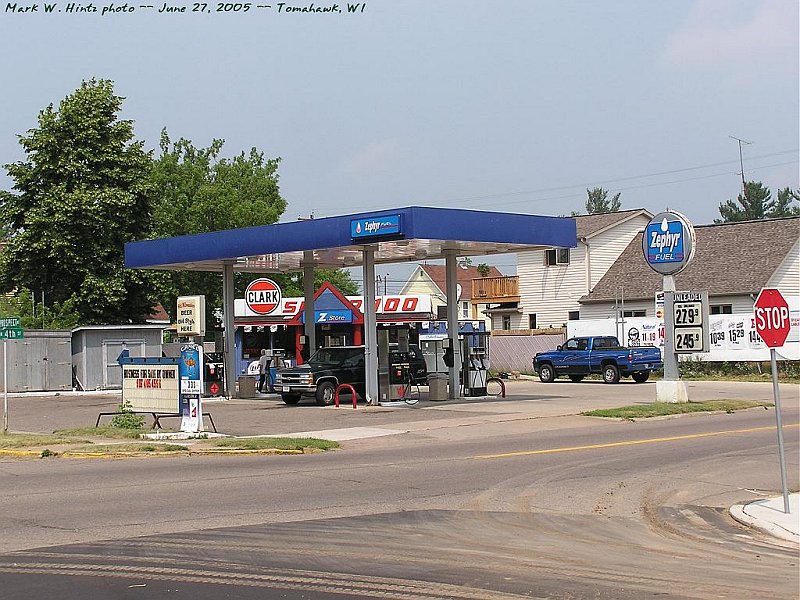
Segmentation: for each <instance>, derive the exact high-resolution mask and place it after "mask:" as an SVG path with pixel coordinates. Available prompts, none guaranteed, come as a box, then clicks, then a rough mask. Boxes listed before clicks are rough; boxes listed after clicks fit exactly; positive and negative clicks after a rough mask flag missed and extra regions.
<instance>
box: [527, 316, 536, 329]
mask: <svg viewBox="0 0 800 600" xmlns="http://www.w3.org/2000/svg"><path fill="white" fill-rule="evenodd" d="M528 329H536V315H528Z"/></svg>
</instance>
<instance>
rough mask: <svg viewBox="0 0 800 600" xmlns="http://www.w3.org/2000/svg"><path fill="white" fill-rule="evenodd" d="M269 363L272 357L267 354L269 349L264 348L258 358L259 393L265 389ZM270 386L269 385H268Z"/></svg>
mask: <svg viewBox="0 0 800 600" xmlns="http://www.w3.org/2000/svg"><path fill="white" fill-rule="evenodd" d="M269 363H270V357H269V356H267V351H266V350H265V349H264V348H262V349H261V357H260V358H259V359H258V393H259V394H260V393H262V392H263V391H264V383H265V382H266V379H267V373H269ZM267 387H269V386H267Z"/></svg>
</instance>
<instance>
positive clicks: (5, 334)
mask: <svg viewBox="0 0 800 600" xmlns="http://www.w3.org/2000/svg"><path fill="white" fill-rule="evenodd" d="M24 337H25V334H24V331H23V329H22V327H3V328H2V329H0V340H21V339H23V338H24Z"/></svg>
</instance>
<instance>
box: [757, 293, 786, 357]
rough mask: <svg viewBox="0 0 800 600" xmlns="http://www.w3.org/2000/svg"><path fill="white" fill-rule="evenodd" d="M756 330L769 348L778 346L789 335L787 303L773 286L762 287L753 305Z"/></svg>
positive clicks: (781, 344)
mask: <svg viewBox="0 0 800 600" xmlns="http://www.w3.org/2000/svg"><path fill="white" fill-rule="evenodd" d="M753 312H754V313H755V319H756V331H757V332H758V335H760V336H761V339H762V340H764V343H765V344H766V345H767V346H768V347H770V348H780V347H781V346H783V344H784V342H786V338H787V337H788V335H789V327H790V323H789V304H788V303H787V302H786V299H785V298H784V297H783V296H782V295H781V293H780V291H779V290H777V289H775V288H764V289H762V290H761V293H760V294H758V298H756V302H755V305H754V307H753Z"/></svg>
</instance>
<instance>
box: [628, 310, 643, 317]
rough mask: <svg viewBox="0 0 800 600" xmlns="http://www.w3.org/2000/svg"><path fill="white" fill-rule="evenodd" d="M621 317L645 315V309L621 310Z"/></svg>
mask: <svg viewBox="0 0 800 600" xmlns="http://www.w3.org/2000/svg"><path fill="white" fill-rule="evenodd" d="M622 316H623V317H646V316H647V311H646V310H626V311H623V312H622Z"/></svg>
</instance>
